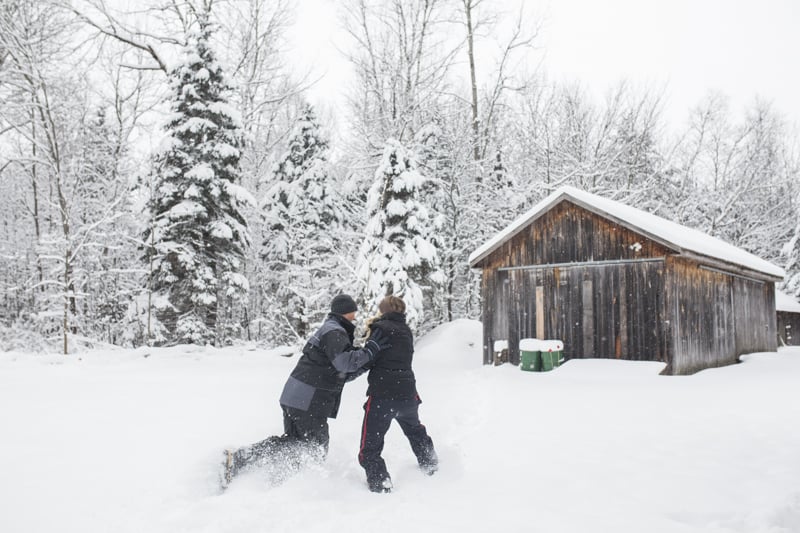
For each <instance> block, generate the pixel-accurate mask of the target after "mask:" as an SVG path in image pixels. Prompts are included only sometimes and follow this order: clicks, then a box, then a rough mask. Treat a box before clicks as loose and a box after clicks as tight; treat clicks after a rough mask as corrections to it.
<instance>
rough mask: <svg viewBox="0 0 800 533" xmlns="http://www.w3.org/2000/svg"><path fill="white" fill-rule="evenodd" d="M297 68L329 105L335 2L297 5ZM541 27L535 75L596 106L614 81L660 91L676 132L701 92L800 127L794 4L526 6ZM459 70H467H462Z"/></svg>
mask: <svg viewBox="0 0 800 533" xmlns="http://www.w3.org/2000/svg"><path fill="white" fill-rule="evenodd" d="M298 5H299V6H300V7H299V11H298V16H297V25H296V28H295V29H294V31H293V32H292V39H293V47H294V52H293V53H294V54H296V58H297V62H298V63H299V64H301V65H307V66H309V67H311V68H313V69H314V71H315V72H316V73H317V74H318V75H320V76H323V79H322V80H321V81H320V82H319V83H318V84H317V86H316V87H315V88H314V90H313V91H312V95H311V98H312V101H314V102H315V103H318V104H322V103H324V102H327V103H328V104H330V105H336V103H340V102H341V96H340V93H341V90H342V86H343V84H344V83H345V82H346V80H347V77H346V74H345V73H346V71H347V67H346V64H345V63H344V59H343V58H342V57H341V56H340V54H339V52H338V51H337V50H336V45H341V44H342V43H343V42H344V41H343V37H342V35H341V34H340V33H337V31H338V30H337V24H338V13H337V9H338V7H337V2H336V1H335V0H300V2H298ZM524 5H525V9H526V11H527V12H528V13H530V14H531V16H537V17H539V18H542V19H543V21H544V22H543V31H542V33H541V35H540V38H539V41H538V42H539V45H540V46H541V47H542V51H543V54H544V55H543V58H544V59H543V68H544V69H545V71H546V72H547V74H548V76H549V77H550V78H552V79H554V80H559V81H560V80H571V81H580V82H581V83H582V84H583V85H584V86H585V87H586V88H587V90H589V91H590V92H591V93H592V94H594V95H596V97H597V98H598V99H599V98H601V97H602V95H603V94H604V93H605V92H606V91H607V90H608V89H609V87H610V86H613V85H615V84H616V83H617V82H619V81H620V80H623V79H624V80H628V81H629V82H631V83H633V84H635V85H636V86H645V87H649V88H654V89H664V90H665V97H666V108H665V111H666V116H667V118H668V120H669V121H670V123H672V124H673V125H675V126H679V125H681V123H682V122H683V121H684V120H685V118H686V115H687V113H688V110H689V108H690V107H692V106H694V105H696V104H697V103H698V102H699V101H700V100H701V99H702V98H703V97H704V96H705V95H706V94H708V93H709V91H712V90H716V91H720V92H722V93H724V94H726V95H727V96H728V97H729V98H730V101H731V106H732V110H733V111H734V112H736V113H740V112H741V110H742V109H743V107H744V106H745V105H746V104H748V103H751V102H753V100H754V99H755V97H756V96H759V97H761V98H764V99H766V100H768V101H771V102H772V103H773V105H774V106H775V108H776V109H777V110H778V111H781V112H782V113H784V114H785V115H786V116H787V117H788V118H789V119H790V120H791V121H793V122H794V123H796V124H800V70H799V69H800V61H798V54H800V0H549V1H548V0H524ZM465 68H466V67H465Z"/></svg>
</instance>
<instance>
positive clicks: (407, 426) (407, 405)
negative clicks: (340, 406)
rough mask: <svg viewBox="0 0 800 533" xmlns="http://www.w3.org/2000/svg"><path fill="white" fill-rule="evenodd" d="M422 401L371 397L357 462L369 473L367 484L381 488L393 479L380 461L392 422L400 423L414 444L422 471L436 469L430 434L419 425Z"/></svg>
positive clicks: (412, 444) (362, 430) (413, 449)
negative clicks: (383, 483) (384, 483)
mask: <svg viewBox="0 0 800 533" xmlns="http://www.w3.org/2000/svg"><path fill="white" fill-rule="evenodd" d="M419 404H420V400H419V398H418V397H417V398H412V399H407V400H392V399H386V398H376V397H374V396H370V397H368V398H367V403H365V404H364V422H363V425H362V428H361V448H360V449H359V452H358V462H359V464H360V465H361V466H362V467H363V468H364V470H365V471H366V473H367V484H368V485H369V486H370V488H372V487H378V486H380V484H381V483H382V482H383V480H385V479H391V477H390V476H389V472H388V471H387V470H386V463H385V462H384V460H383V458H382V457H381V453H382V452H383V442H384V438H385V436H386V432H387V431H388V430H389V426H390V425H391V423H392V420H397V423H398V424H399V425H400V429H402V430H403V433H405V436H406V437H407V438H408V442H409V444H411V450H412V451H413V452H414V455H415V456H416V457H417V462H418V463H419V466H420V468H423V469H426V468H429V467H431V466H436V463H437V458H436V451H435V450H434V448H433V441H432V440H431V438H430V437H429V436H428V432H427V430H426V429H425V426H423V425H422V424H421V423H420V421H419Z"/></svg>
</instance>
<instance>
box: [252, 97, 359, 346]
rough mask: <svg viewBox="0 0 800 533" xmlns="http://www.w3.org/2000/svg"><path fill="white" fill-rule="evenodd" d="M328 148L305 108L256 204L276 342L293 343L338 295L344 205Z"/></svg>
mask: <svg viewBox="0 0 800 533" xmlns="http://www.w3.org/2000/svg"><path fill="white" fill-rule="evenodd" d="M329 152H330V149H329V143H328V140H327V138H326V137H325V135H324V134H323V132H322V130H321V128H320V125H319V122H318V120H317V117H316V114H315V112H314V108H313V107H312V106H311V105H308V104H306V105H305V106H304V107H303V110H302V112H301V113H300V117H299V118H298V121H297V124H296V126H295V128H294V130H293V132H292V134H291V135H290V136H289V140H288V143H287V148H286V152H285V153H284V154H283V155H282V157H281V158H280V159H279V160H278V162H277V163H276V164H275V168H274V169H273V172H272V176H271V178H270V181H269V182H268V189H267V192H266V195H265V197H264V199H263V200H262V202H261V209H262V214H263V217H264V222H265V224H266V227H265V229H264V232H265V233H264V242H263V248H262V252H261V257H262V259H263V260H264V263H265V267H266V270H267V280H266V283H265V284H264V285H265V298H264V299H265V302H266V303H267V305H268V306H269V308H270V316H268V317H267V318H268V319H271V320H275V323H274V324H273V325H272V327H271V330H272V331H273V332H274V333H273V334H274V335H275V336H276V338H274V339H273V340H274V341H278V342H296V341H297V340H298V339H304V338H305V337H306V336H307V335H308V333H309V331H310V330H311V329H312V328H313V327H314V326H315V325H316V324H317V323H319V322H321V321H322V319H323V318H324V316H325V314H326V312H327V309H328V305H329V303H330V299H331V298H332V297H333V295H334V294H335V293H336V292H338V291H339V290H341V288H340V286H339V285H340V283H339V280H340V279H341V277H342V276H341V274H342V272H343V265H342V261H341V258H340V257H339V254H338V252H337V251H338V250H339V246H338V245H337V242H338V241H339V239H341V238H342V234H341V231H339V224H340V223H341V221H342V218H343V217H342V202H341V199H340V198H339V195H338V194H337V192H336V188H335V180H334V176H333V172H332V168H331V165H330V162H329Z"/></svg>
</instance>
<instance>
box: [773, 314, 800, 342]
mask: <svg viewBox="0 0 800 533" xmlns="http://www.w3.org/2000/svg"><path fill="white" fill-rule="evenodd" d="M777 328H778V330H777V335H778V345H780V346H800V313H790V312H788V311H778V313H777Z"/></svg>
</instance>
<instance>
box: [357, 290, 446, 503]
mask: <svg viewBox="0 0 800 533" xmlns="http://www.w3.org/2000/svg"><path fill="white" fill-rule="evenodd" d="M378 310H379V311H380V312H381V315H380V317H379V318H378V319H376V320H375V321H373V322H372V324H371V326H370V328H371V330H372V334H371V335H372V336H375V335H378V336H379V338H381V339H383V338H386V341H387V343H388V346H387V348H386V350H384V351H383V352H381V356H380V358H378V359H376V360H375V361H374V362H373V363H372V364H371V368H370V370H369V375H368V377H367V379H368V381H369V388H368V389H367V396H368V398H367V403H365V404H364V423H363V426H362V430H361V448H360V449H359V452H358V462H359V464H361V466H362V467H364V470H365V471H366V473H367V485H368V486H369V490H371V491H372V492H391V490H392V479H391V477H390V476H389V472H388V471H387V470H386V463H385V462H384V460H383V458H382V457H381V452H382V451H383V442H384V437H385V435H386V432H387V431H388V430H389V426H390V425H391V423H392V420H397V423H398V424H400V429H402V430H403V433H405V435H406V437H407V438H408V442H409V443H410V444H411V450H412V451H413V452H414V455H415V456H416V457H417V462H418V464H419V466H420V468H421V469H422V471H423V472H425V473H426V474H428V475H432V474H433V473H434V472H436V469H437V468H438V458H437V456H436V451H435V450H434V448H433V441H432V440H431V438H430V437H429V436H428V432H427V430H426V429H425V426H423V425H422V424H421V423H420V421H419V404H420V403H422V401H421V400H420V397H419V394H417V385H416V379H415V378H414V371H413V370H412V369H411V360H412V358H413V355H414V338H413V335H412V333H411V329H410V328H409V327H408V325H407V324H406V315H405V310H406V305H405V302H403V300H401V299H400V298H398V297H397V296H387V297H385V298H384V299H383V300H381V303H380V304H379V306H378Z"/></svg>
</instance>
